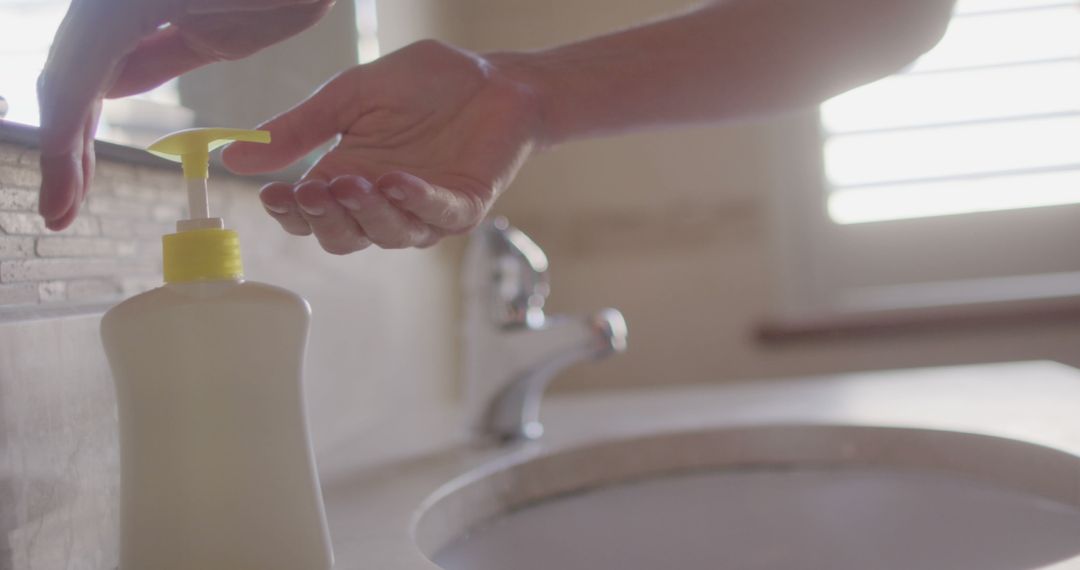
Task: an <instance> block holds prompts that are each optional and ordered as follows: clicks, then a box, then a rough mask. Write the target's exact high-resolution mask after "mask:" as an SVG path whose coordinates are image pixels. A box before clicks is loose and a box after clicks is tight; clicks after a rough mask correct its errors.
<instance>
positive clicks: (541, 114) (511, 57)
mask: <svg viewBox="0 0 1080 570" xmlns="http://www.w3.org/2000/svg"><path fill="white" fill-rule="evenodd" d="M483 57H484V59H485V60H487V62H488V63H489V64H491V65H492V66H493V67H494V68H495V71H496V73H497V74H498V75H499V76H501V77H503V78H505V79H507V80H508V81H510V82H512V83H513V84H514V86H515V87H516V88H517V89H518V90H520V91H521V92H522V94H523V95H524V96H525V98H526V100H527V101H528V104H529V106H530V108H531V113H532V115H533V119H534V120H533V123H534V125H535V129H534V130H535V132H534V140H535V142H536V146H537V148H539V149H547V148H550V147H552V146H555V145H556V144H559V143H560V142H563V140H565V139H566V136H565V135H564V133H563V132H562V129H560V128H559V127H558V122H557V120H556V113H555V112H554V107H555V105H554V97H553V89H552V82H551V80H550V74H549V73H548V72H547V70H546V69H545V68H544V66H543V65H542V64H541V60H540V56H539V55H538V54H536V53H529V52H496V53H489V54H485V55H484V56H483Z"/></svg>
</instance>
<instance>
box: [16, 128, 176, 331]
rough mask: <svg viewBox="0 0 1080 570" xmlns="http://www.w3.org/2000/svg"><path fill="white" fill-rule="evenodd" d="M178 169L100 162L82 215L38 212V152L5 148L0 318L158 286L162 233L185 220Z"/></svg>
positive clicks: (113, 298) (87, 302)
mask: <svg viewBox="0 0 1080 570" xmlns="http://www.w3.org/2000/svg"><path fill="white" fill-rule="evenodd" d="M178 180H179V178H178V175H177V173H176V172H173V171H170V170H167V169H161V168H153V167H147V166H139V165H125V164H119V163H111V162H102V163H99V166H98V171H97V175H96V177H95V180H94V183H93V189H92V191H91V192H90V195H89V196H88V197H87V199H86V202H85V204H84V205H83V208H82V213H81V214H80V215H79V218H78V219H76V220H75V222H74V223H73V224H72V225H71V227H69V228H67V229H66V230H64V231H62V232H52V231H50V230H48V229H46V228H45V224H44V222H43V221H42V219H41V217H40V216H38V215H37V206H38V201H37V200H38V198H37V189H38V185H39V184H40V182H41V174H40V171H39V169H38V153H37V151H36V150H35V149H33V148H30V147H25V146H20V145H17V144H13V143H0V317H2V316H3V314H4V312H5V311H6V310H9V309H11V308H13V307H25V306H30V305H79V304H89V303H100V302H108V301H115V300H118V299H121V298H123V297H127V296H130V295H133V294H136V293H139V292H142V291H145V290H147V289H150V288H153V287H156V286H157V285H159V284H160V275H161V245H160V243H161V242H160V239H161V235H162V234H166V233H171V232H172V231H174V229H173V228H174V225H173V224H174V222H175V221H176V220H177V219H180V218H182V217H184V216H185V215H186V206H185V202H186V197H185V194H184V190H183V186H182V185H180V184H179V183H178Z"/></svg>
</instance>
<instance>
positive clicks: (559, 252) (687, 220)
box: [452, 0, 1080, 388]
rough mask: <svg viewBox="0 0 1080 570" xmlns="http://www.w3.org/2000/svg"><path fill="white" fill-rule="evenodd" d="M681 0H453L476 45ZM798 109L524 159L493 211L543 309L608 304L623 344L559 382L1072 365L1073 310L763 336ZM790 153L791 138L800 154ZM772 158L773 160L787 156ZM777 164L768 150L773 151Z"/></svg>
mask: <svg viewBox="0 0 1080 570" xmlns="http://www.w3.org/2000/svg"><path fill="white" fill-rule="evenodd" d="M694 3H695V2H687V1H683V0H592V1H590V2H576V1H573V0H551V1H548V2H529V1H525V0H457V1H455V2H453V3H452V4H453V5H454V7H455V9H454V13H453V17H454V18H455V20H454V23H453V25H454V27H455V29H457V30H458V34H459V36H458V38H457V39H458V40H459V41H460V43H461V44H462V45H464V46H465V47H468V48H472V49H476V50H481V51H483V50H498V49H528V48H536V47H542V46H547V45H552V44H555V43H558V42H563V41H567V40H570V39H573V38H577V37H581V36H584V35H588V34H594V33H600V32H604V31H608V30H611V29H615V28H618V27H620V26H624V25H627V24H629V23H631V22H634V21H638V20H644V19H648V18H651V17H657V16H660V15H662V14H665V13H669V12H671V11H674V10H678V9H682V8H684V7H686V6H691V5H693V4H694ZM799 124H806V120H805V116H802V117H800V116H798V114H796V115H793V116H788V117H778V118H773V119H770V120H767V121H756V122H746V123H742V124H732V125H727V126H714V127H704V128H697V129H687V130H682V131H678V132H665V133H652V134H646V135H640V136H631V137H624V138H619V139H612V140H601V141H590V142H585V143H577V144H571V145H567V146H565V147H562V148H559V149H556V150H555V151H553V152H550V153H548V154H546V155H544V156H541V157H538V158H536V159H534V160H533V161H531V162H530V163H529V164H528V165H527V166H526V167H525V169H524V170H523V171H522V173H521V175H520V176H519V178H518V180H517V181H516V182H515V183H514V185H513V187H512V188H511V189H510V191H509V192H508V193H507V194H506V195H505V196H504V197H503V198H502V199H501V201H500V202H499V203H498V205H497V208H496V209H497V210H498V211H499V212H501V213H504V214H506V215H508V216H509V217H510V218H511V220H512V221H513V222H514V223H515V224H517V225H518V226H520V227H521V228H522V229H524V230H525V231H526V232H527V233H529V234H530V235H531V236H532V237H533V238H534V239H536V241H537V242H538V243H539V244H540V245H541V246H542V247H544V248H545V250H546V251H547V252H548V254H549V257H550V260H551V266H552V275H553V288H552V290H553V294H552V297H551V299H550V302H549V305H548V306H549V307H550V308H551V309H552V310H553V311H559V312H563V311H564V312H582V311H591V310H594V309H596V308H599V307H602V306H609V305H610V306H615V307H618V308H620V309H622V310H623V311H624V313H625V314H626V316H627V319H628V321H629V324H630V332H631V342H630V351H629V353H628V354H627V355H625V356H623V357H620V358H618V359H616V360H614V361H611V362H606V363H603V364H599V365H593V366H581V367H578V368H576V369H574V370H572V371H570V372H569V373H568V374H566V375H565V376H564V377H563V378H562V379H561V381H560V384H559V385H560V386H561V387H562V388H584V387H598V388H612V387H620V386H632V385H652V384H665V383H681V382H703V381H704V382H712V381H727V380H733V379H739V378H763V377H778V376H794V375H803V374H815V373H827V372H835V371H846V370H858V369H876V368H894V367H910V366H925V365H939V364H952V363H962V362H980V361H1000V360H1014V359H1030V358H1051V359H1058V360H1066V361H1071V362H1072V363H1073V364H1080V361H1078V359H1080V355H1078V353H1080V350H1077V348H1076V347H1077V346H1080V327H1077V326H1075V324H1072V323H1069V322H1067V321H1066V322H1058V323H1057V324H1043V325H1039V324H1035V323H1033V324H1030V325H1014V326H1008V327H993V326H990V327H983V328H979V329H974V330H973V329H972V328H966V329H948V328H943V329H941V330H940V331H937V332H925V333H919V334H905V335H886V336H874V337H869V338H854V339H853V338H850V337H845V338H844V339H838V340H823V341H816V342H802V343H794V344H788V345H785V346H782V347H771V348H770V347H767V346H763V345H761V344H760V343H758V342H757V341H756V340H755V338H754V331H755V329H756V327H757V326H758V325H759V324H760V323H761V322H762V321H763V319H765V318H767V317H768V316H769V315H770V313H772V312H774V307H775V306H776V305H775V302H774V297H773V293H772V292H773V290H774V289H775V288H777V287H778V286H779V285H780V284H779V283H777V282H776V281H775V277H774V275H775V272H774V270H773V263H774V256H773V254H772V253H773V251H774V249H773V248H774V246H775V245H776V244H775V243H773V241H772V239H773V238H772V236H773V234H774V228H773V227H772V225H771V222H770V219H771V216H772V212H771V211H770V210H769V199H768V198H769V191H770V183H771V181H772V180H774V179H776V177H773V176H771V175H770V174H771V173H772V171H773V169H782V168H784V166H785V165H784V163H783V157H784V156H785V152H788V150H787V149H786V146H787V145H789V144H790V143H789V140H790V139H791V138H792V137H791V136H790V134H791V133H792V132H793V131H792V129H793V128H796V127H795V125H799ZM797 150H798V149H792V151H797ZM770 156H779V157H781V160H780V161H775V160H772V159H770V158H769V157H770ZM770 161H771V162H770Z"/></svg>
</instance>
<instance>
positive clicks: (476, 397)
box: [463, 218, 627, 442]
mask: <svg viewBox="0 0 1080 570" xmlns="http://www.w3.org/2000/svg"><path fill="white" fill-rule="evenodd" d="M464 277H465V291H466V303H465V319H464V323H465V349H466V350H465V355H464V359H463V364H464V366H465V378H466V398H465V403H466V407H467V413H468V417H469V418H470V422H471V424H472V425H471V427H472V429H473V430H474V431H475V432H479V434H480V435H481V436H482V437H483V439H486V440H491V439H495V440H497V441H501V442H507V441H513V440H519V439H536V438H538V437H540V436H541V435H542V434H543V427H542V426H541V424H540V419H539V418H540V401H541V398H542V397H543V394H544V390H545V389H546V388H547V386H548V384H549V383H550V382H551V380H552V379H553V378H554V377H555V376H556V375H558V374H559V373H560V372H562V371H563V370H565V369H566V368H567V367H569V366H571V365H573V364H575V363H578V362H581V361H586V360H598V359H601V358H604V357H606V356H609V355H612V354H616V353H620V352H623V351H625V350H626V340H627V327H626V321H625V320H624V319H623V316H622V314H621V313H620V312H619V311H617V310H615V309H603V310H601V311H598V312H597V313H596V314H594V315H591V316H555V317H552V316H548V315H546V314H545V313H544V304H545V301H546V299H547V296H548V294H549V293H550V285H549V280H548V261H547V257H546V256H545V255H544V252H543V250H542V249H540V247H539V246H538V245H536V243H534V242H533V241H532V240H531V239H529V237H528V236H527V235H525V234H524V233H523V232H521V231H520V230H518V229H517V228H514V227H512V226H511V225H510V224H509V223H508V222H507V220H506V219H505V218H495V219H494V220H492V221H490V222H487V223H485V224H484V225H483V226H482V227H481V228H480V229H479V230H478V231H477V233H476V235H475V236H474V237H473V239H472V240H470V243H469V247H468V249H467V250H466V256H465V271H464Z"/></svg>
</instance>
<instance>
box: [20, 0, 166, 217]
mask: <svg viewBox="0 0 1080 570" xmlns="http://www.w3.org/2000/svg"><path fill="white" fill-rule="evenodd" d="M103 12H105V11H104V10H102V9H101V8H100V6H97V5H96V3H91V2H73V3H72V4H71V7H70V9H69V10H68V12H67V15H66V16H65V17H64V21H63V22H62V23H61V25H60V29H59V30H58V31H57V34H56V39H55V41H54V42H53V45H52V48H51V49H50V52H49V58H48V61H47V62H46V64H45V69H44V71H43V72H42V74H41V77H40V78H39V79H38V98H39V102H40V108H41V129H40V137H41V138H40V145H41V174H42V176H41V199H40V201H39V206H38V210H39V212H40V213H41V215H42V217H43V218H45V221H46V225H48V227H50V228H53V229H61V228H63V227H64V226H65V225H67V224H69V223H70V222H71V220H72V219H74V218H73V217H72V216H68V213H69V211H70V210H71V208H72V206H73V205H74V204H76V203H77V202H78V200H79V199H80V194H81V193H82V192H83V190H84V189H85V186H86V185H87V184H89V180H86V179H85V176H86V174H88V173H89V169H87V168H86V167H85V166H84V162H85V161H84V157H85V156H86V154H85V153H86V152H87V148H86V140H85V138H86V128H87V124H88V123H90V122H96V121H94V110H95V104H96V102H97V101H98V99H99V98H100V94H101V93H103V92H104V91H105V86H106V85H108V83H109V82H111V81H112V78H113V74H114V71H115V65H116V62H117V61H118V60H119V59H120V57H121V56H122V54H124V53H126V52H127V51H128V49H130V47H131V46H133V45H134V44H135V43H136V40H137V37H138V36H139V35H140V33H141V30H140V29H139V24H138V21H139V18H116V21H115V22H110V24H111V25H109V26H107V28H108V29H109V33H107V34H102V33H101V30H102V29H103V28H105V27H106V26H103V25H102V22H101V19H102V18H103V17H106V16H108V14H104V15H103ZM148 20H149V19H148ZM89 152H93V149H92V148H91V149H90V150H89Z"/></svg>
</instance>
